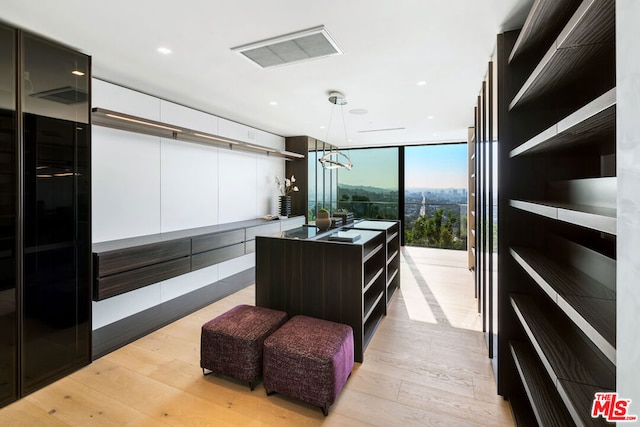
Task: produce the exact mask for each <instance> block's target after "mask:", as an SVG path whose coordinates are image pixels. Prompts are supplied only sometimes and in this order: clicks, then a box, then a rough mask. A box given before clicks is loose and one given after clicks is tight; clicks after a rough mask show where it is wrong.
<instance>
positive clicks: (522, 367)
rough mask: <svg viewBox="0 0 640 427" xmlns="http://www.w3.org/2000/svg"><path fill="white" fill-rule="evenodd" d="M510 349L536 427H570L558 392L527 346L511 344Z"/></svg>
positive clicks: (567, 414)
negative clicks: (539, 426) (536, 424)
mask: <svg viewBox="0 0 640 427" xmlns="http://www.w3.org/2000/svg"><path fill="white" fill-rule="evenodd" d="M510 348H511V356H512V357H513V361H514V362H515V365H516V369H517V370H518V374H519V375H520V379H521V380H522V385H523V386H524V389H525V392H526V393H527V397H528V399H529V403H530V405H531V409H533V413H534V415H535V418H536V420H537V422H538V425H541V426H570V425H572V423H573V421H572V419H571V415H570V414H569V411H568V410H567V407H566V406H565V405H564V402H563V401H562V398H561V397H560V395H559V394H558V390H556V388H555V386H554V385H553V382H551V380H550V379H549V376H548V375H547V373H546V371H545V370H544V368H543V367H542V366H541V365H540V362H539V361H538V360H537V359H536V356H535V354H534V353H533V352H532V351H531V350H530V349H529V346H527V345H526V344H523V343H520V342H511V343H510Z"/></svg>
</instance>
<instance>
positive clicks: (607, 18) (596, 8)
mask: <svg viewBox="0 0 640 427" xmlns="http://www.w3.org/2000/svg"><path fill="white" fill-rule="evenodd" d="M614 22H615V2H614V1H602V0H584V1H583V2H582V3H581V4H580V6H578V9H577V10H576V11H575V13H574V14H573V16H572V17H571V19H569V22H568V23H567V24H566V25H565V27H564V28H563V30H562V31H561V32H560V34H559V35H558V37H557V38H556V40H555V42H554V43H553V44H552V46H551V48H550V49H549V50H548V51H547V53H546V54H545V55H544V56H543V58H542V60H540V62H539V63H538V65H537V66H536V68H535V69H534V70H533V72H532V73H531V74H530V75H529V77H528V78H527V80H526V81H525V82H524V84H523V85H522V86H521V88H520V90H519V91H518V92H517V93H516V95H515V96H514V97H513V99H512V100H511V103H510V104H509V109H510V110H511V109H513V108H515V107H516V106H517V105H518V104H521V103H525V102H527V101H529V100H532V99H534V98H535V97H537V96H540V95H542V94H543V93H545V92H547V91H550V90H552V89H553V88H554V87H558V86H561V85H562V84H563V83H565V82H566V81H567V80H569V79H573V78H574V76H575V74H574V73H575V71H576V68H579V67H582V66H584V65H585V64H589V63H590V62H591V61H594V59H595V58H597V57H598V56H599V55H600V54H602V52H603V50H606V49H608V48H609V47H610V45H611V44H612V43H613V40H614V38H615V33H614V31H613V29H614ZM522 31H528V29H526V28H525V29H523V30H522ZM516 43H517V42H516Z"/></svg>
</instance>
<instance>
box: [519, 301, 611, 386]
mask: <svg viewBox="0 0 640 427" xmlns="http://www.w3.org/2000/svg"><path fill="white" fill-rule="evenodd" d="M511 305H512V307H513V309H514V311H515V313H516V315H517V317H518V319H519V320H520V323H521V324H522V327H523V329H524V330H525V332H526V334H527V336H528V337H529V340H530V341H531V344H533V347H534V348H535V350H536V353H537V354H538V357H539V358H540V360H542V362H543V364H544V366H545V368H546V370H547V373H548V374H549V376H550V377H551V380H552V381H553V382H554V383H558V380H559V379H564V380H568V381H573V382H577V383H582V384H589V385H593V386H597V387H602V388H605V389H614V388H615V374H614V372H615V366H614V365H613V364H612V363H611V362H609V361H607V360H605V359H603V358H602V357H601V355H600V352H599V350H598V349H597V348H596V347H595V346H594V345H593V343H591V342H590V341H588V340H587V339H585V338H584V337H583V335H581V334H580V333H578V331H577V329H574V328H572V327H571V326H570V325H563V327H562V331H561V332H560V331H558V325H557V324H555V323H554V321H553V320H552V319H551V318H550V316H549V313H548V312H547V310H545V311H544V312H543V311H542V310H541V309H540V308H538V306H537V304H536V302H535V300H534V299H533V298H532V297H530V296H528V295H519V294H512V295H511Z"/></svg>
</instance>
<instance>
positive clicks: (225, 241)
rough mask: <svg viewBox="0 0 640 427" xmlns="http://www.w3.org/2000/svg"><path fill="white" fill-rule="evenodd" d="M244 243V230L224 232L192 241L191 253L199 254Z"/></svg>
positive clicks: (195, 238) (199, 237)
mask: <svg viewBox="0 0 640 427" xmlns="http://www.w3.org/2000/svg"><path fill="white" fill-rule="evenodd" d="M242 242H244V228H243V229H240V230H232V231H224V232H222V233H213V234H207V235H205V236H198V237H194V238H192V239H191V245H192V246H191V253H192V254H198V253H200V252H206V251H210V250H212V249H218V248H222V247H225V246H230V245H235V244H237V243H242Z"/></svg>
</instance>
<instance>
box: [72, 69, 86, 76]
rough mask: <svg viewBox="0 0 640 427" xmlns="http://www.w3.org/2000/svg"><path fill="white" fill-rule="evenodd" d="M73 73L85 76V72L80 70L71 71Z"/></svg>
mask: <svg viewBox="0 0 640 427" xmlns="http://www.w3.org/2000/svg"><path fill="white" fill-rule="evenodd" d="M71 74H73V75H76V76H84V73H83V72H82V71H80V70H73V71H72V72H71Z"/></svg>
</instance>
